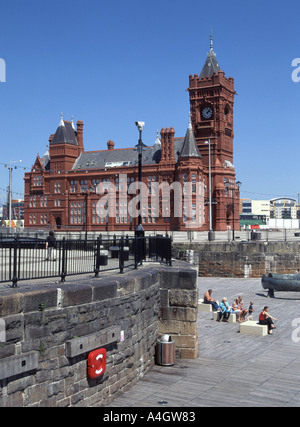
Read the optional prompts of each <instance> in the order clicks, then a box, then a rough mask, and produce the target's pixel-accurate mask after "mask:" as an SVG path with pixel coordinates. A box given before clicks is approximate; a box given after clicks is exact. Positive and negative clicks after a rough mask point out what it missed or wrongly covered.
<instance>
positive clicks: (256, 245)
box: [173, 242, 300, 277]
mask: <svg viewBox="0 0 300 427" xmlns="http://www.w3.org/2000/svg"><path fill="white" fill-rule="evenodd" d="M187 249H188V250H193V251H194V258H193V260H194V261H193V262H194V263H195V264H196V265H197V266H199V276H210V277H218V276H219V277H262V275H263V274H266V273H269V272H273V273H277V274H285V273H295V272H296V271H298V272H299V271H300V255H299V249H300V243H298V242H207V243H193V244H185V245H184V244H176V243H175V244H174V248H173V250H174V255H175V256H176V255H177V256H178V255H180V256H183V255H184V253H185V251H186V250H187Z"/></svg>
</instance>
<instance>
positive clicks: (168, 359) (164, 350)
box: [155, 335, 175, 366]
mask: <svg viewBox="0 0 300 427" xmlns="http://www.w3.org/2000/svg"><path fill="white" fill-rule="evenodd" d="M155 363H156V364H157V365H163V366H172V365H174V364H175V341H173V340H172V337H171V335H162V336H161V337H160V339H159V340H158V341H157V343H156V346H155Z"/></svg>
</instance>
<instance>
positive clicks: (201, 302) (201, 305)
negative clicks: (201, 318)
mask: <svg viewBox="0 0 300 427" xmlns="http://www.w3.org/2000/svg"><path fill="white" fill-rule="evenodd" d="M198 309H199V311H206V312H210V311H213V309H212V305H211V304H205V302H204V300H203V299H199V300H198Z"/></svg>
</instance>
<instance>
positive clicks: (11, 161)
mask: <svg viewBox="0 0 300 427" xmlns="http://www.w3.org/2000/svg"><path fill="white" fill-rule="evenodd" d="M21 161H22V160H10V161H9V168H8V169H9V189H8V204H9V208H8V225H9V230H10V229H11V193H12V166H11V164H12V163H19V162H21Z"/></svg>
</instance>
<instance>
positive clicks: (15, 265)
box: [12, 237, 21, 288]
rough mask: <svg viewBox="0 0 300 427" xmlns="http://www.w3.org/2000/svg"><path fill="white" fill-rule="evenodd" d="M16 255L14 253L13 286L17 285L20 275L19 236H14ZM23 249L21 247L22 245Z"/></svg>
mask: <svg viewBox="0 0 300 427" xmlns="http://www.w3.org/2000/svg"><path fill="white" fill-rule="evenodd" d="M13 247H14V255H13V277H12V287H13V288H16V287H17V282H18V276H17V259H18V241H17V237H15V238H14V246H13ZM20 250H21V247H20Z"/></svg>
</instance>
